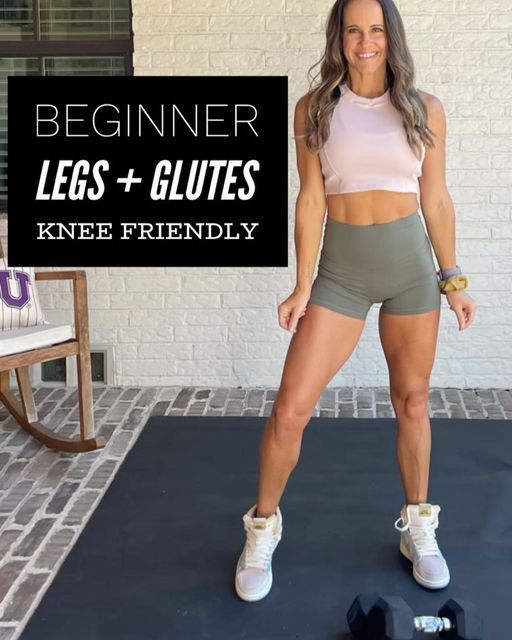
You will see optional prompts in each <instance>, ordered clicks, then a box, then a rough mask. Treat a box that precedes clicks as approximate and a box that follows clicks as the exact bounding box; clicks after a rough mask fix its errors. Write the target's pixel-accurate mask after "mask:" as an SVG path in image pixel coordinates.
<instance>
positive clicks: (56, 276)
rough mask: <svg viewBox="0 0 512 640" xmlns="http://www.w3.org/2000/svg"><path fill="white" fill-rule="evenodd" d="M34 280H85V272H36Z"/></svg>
mask: <svg viewBox="0 0 512 640" xmlns="http://www.w3.org/2000/svg"><path fill="white" fill-rule="evenodd" d="M35 276H36V280H85V279H86V273H85V271H82V270H80V271H78V270H76V271H36V272H35Z"/></svg>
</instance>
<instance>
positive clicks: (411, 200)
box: [326, 190, 420, 225]
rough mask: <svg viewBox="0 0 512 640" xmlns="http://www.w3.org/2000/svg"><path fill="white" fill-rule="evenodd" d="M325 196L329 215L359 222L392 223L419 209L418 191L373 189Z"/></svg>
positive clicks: (339, 220) (333, 217)
mask: <svg viewBox="0 0 512 640" xmlns="http://www.w3.org/2000/svg"><path fill="white" fill-rule="evenodd" d="M326 197H327V215H328V217H329V218H332V219H333V220H337V221H338V222H348V223H349V224H357V225H371V224H383V223H386V222H392V221H393V220H398V219H399V218H404V217H406V216H408V215H410V214H411V213H413V212H414V211H416V210H417V209H419V208H420V207H419V203H418V199H417V196H416V194H415V193H400V192H397V191H385V190H373V191H361V192H355V193H341V194H334V195H328V196H326Z"/></svg>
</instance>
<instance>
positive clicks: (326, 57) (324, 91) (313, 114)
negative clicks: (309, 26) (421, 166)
mask: <svg viewBox="0 0 512 640" xmlns="http://www.w3.org/2000/svg"><path fill="white" fill-rule="evenodd" d="M350 2H352V0H336V2H335V3H334V5H333V6H332V7H331V10H330V12H329V16H328V18H327V25H326V45H325V51H324V52H323V54H322V57H321V58H320V60H319V61H318V62H316V63H315V64H314V65H312V66H311V67H310V68H309V70H308V78H309V80H310V85H309V86H310V90H309V92H308V93H309V102H308V118H307V126H306V133H305V134H304V135H303V136H299V137H304V138H305V142H306V145H307V147H308V148H309V149H310V150H311V151H318V150H319V149H320V148H321V147H322V146H323V144H324V142H325V140H326V139H327V138H328V136H329V125H330V120H331V116H332V112H333V110H334V107H335V106H336V103H337V102H338V99H339V97H340V88H339V85H340V84H342V83H344V82H345V81H346V79H347V77H348V75H349V74H348V62H347V59H346V57H345V54H344V53H343V46H342V36H341V34H342V28H343V19H344V18H343V14H344V10H345V7H346V6H347V5H348V4H349V3H350ZM376 2H378V3H379V4H380V6H381V7H382V13H383V14H384V24H385V31H386V36H387V44H388V54H387V61H386V76H387V81H388V86H389V90H390V92H389V93H390V100H391V103H392V104H393V105H394V106H395V107H396V109H397V110H398V111H399V112H400V113H401V115H402V119H403V123H404V127H405V131H406V133H407V141H408V143H409V145H410V146H411V149H412V150H413V152H415V153H416V155H417V157H418V158H420V157H421V152H422V150H421V142H423V143H424V144H425V145H428V146H429V147H432V146H434V139H433V137H432V135H431V134H432V133H433V132H432V131H431V129H430V128H429V127H428V126H427V110H426V107H425V105H424V104H423V102H422V100H421V98H420V96H419V93H418V91H417V90H416V89H415V87H414V61H413V58H412V56H411V53H410V51H409V47H408V46H407V40H406V36H405V29H404V24H403V22H402V17H401V16H400V13H399V12H398V9H397V8H396V6H395V4H394V2H393V0H376ZM318 65H320V71H319V72H318V73H316V74H315V75H314V76H313V77H311V72H312V69H314V68H315V67H316V66H318ZM318 75H320V81H319V82H318V84H317V85H316V86H315V87H313V83H314V82H315V80H316V78H317V77H318Z"/></svg>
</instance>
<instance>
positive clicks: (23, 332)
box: [0, 324, 74, 356]
mask: <svg viewBox="0 0 512 640" xmlns="http://www.w3.org/2000/svg"><path fill="white" fill-rule="evenodd" d="M71 338H74V330H73V327H72V326H71V325H67V324H66V325H56V324H43V325H36V326H34V327H21V328H20V329H6V330H4V331H0V356H8V355H12V354H13V353H21V352H23V351H30V350H31V349H39V348H40V347H49V346H50V345H52V344H58V343H59V342H64V341H65V340H70V339H71Z"/></svg>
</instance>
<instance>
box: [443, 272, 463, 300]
mask: <svg viewBox="0 0 512 640" xmlns="http://www.w3.org/2000/svg"><path fill="white" fill-rule="evenodd" d="M467 286H468V277H467V276H465V275H464V274H463V273H458V274H457V275H456V276H451V277H450V278H447V279H446V280H440V281H439V289H440V291H441V293H444V294H445V295H446V293H447V292H448V291H459V290H460V289H465V288H466V287H467Z"/></svg>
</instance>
